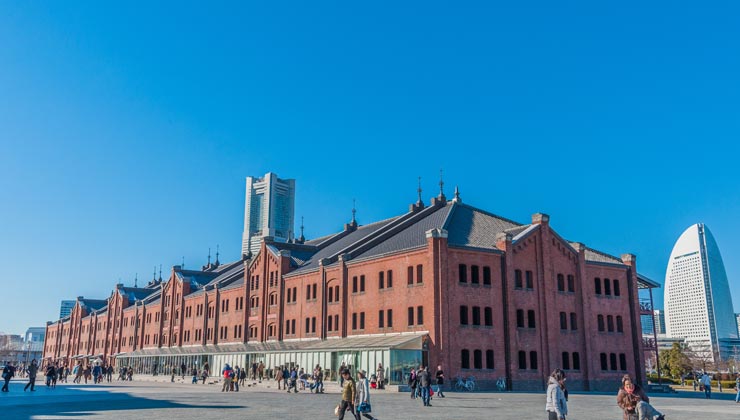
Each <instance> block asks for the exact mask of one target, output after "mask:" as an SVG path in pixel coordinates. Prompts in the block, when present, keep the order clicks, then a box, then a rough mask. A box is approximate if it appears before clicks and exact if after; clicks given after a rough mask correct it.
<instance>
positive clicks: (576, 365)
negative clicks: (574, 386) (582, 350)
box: [573, 351, 581, 370]
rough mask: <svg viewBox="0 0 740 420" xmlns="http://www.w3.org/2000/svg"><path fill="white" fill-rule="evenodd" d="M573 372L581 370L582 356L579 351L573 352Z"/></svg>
mask: <svg viewBox="0 0 740 420" xmlns="http://www.w3.org/2000/svg"><path fill="white" fill-rule="evenodd" d="M573 370H581V355H580V354H578V352H577V351H574V352H573Z"/></svg>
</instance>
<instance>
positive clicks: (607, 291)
mask: <svg viewBox="0 0 740 420" xmlns="http://www.w3.org/2000/svg"><path fill="white" fill-rule="evenodd" d="M604 294H605V295H606V296H611V294H612V282H610V281H609V279H604Z"/></svg>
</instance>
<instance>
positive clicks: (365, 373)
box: [357, 369, 367, 376]
mask: <svg viewBox="0 0 740 420" xmlns="http://www.w3.org/2000/svg"><path fill="white" fill-rule="evenodd" d="M357 373H359V374H360V375H362V376H367V372H365V371H364V370H363V369H360V371H359V372H357Z"/></svg>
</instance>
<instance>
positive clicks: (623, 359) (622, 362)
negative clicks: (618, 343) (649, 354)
mask: <svg viewBox="0 0 740 420" xmlns="http://www.w3.org/2000/svg"><path fill="white" fill-rule="evenodd" d="M619 370H627V356H626V355H625V354H624V353H619Z"/></svg>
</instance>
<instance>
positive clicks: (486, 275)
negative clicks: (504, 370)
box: [483, 267, 493, 369]
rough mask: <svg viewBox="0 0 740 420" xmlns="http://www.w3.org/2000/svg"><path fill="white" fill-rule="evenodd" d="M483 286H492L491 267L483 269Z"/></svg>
mask: <svg viewBox="0 0 740 420" xmlns="http://www.w3.org/2000/svg"><path fill="white" fill-rule="evenodd" d="M483 285H484V286H490V285H491V267H483ZM491 369H493V368H491Z"/></svg>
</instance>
